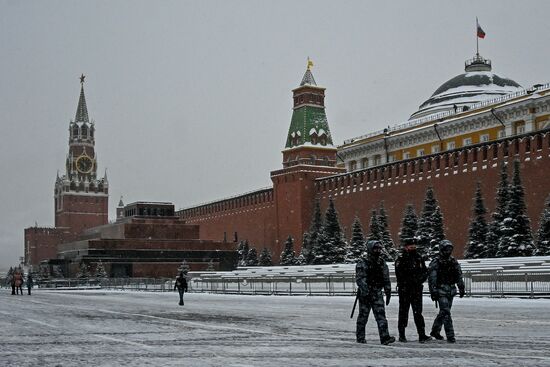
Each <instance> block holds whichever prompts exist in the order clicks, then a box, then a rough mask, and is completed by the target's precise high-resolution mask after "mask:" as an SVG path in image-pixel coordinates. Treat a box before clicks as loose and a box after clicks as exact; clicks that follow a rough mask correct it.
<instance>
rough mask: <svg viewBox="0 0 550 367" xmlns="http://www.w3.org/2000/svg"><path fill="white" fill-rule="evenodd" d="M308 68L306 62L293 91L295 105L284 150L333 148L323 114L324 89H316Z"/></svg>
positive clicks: (325, 117) (325, 116) (326, 121)
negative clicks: (299, 147) (304, 147)
mask: <svg viewBox="0 0 550 367" xmlns="http://www.w3.org/2000/svg"><path fill="white" fill-rule="evenodd" d="M310 66H311V65H310V64H309V61H308V68H307V70H306V72H305V74H304V77H303V78H302V82H301V83H300V87H298V88H296V89H294V90H293V92H294V100H295V103H294V110H293V112H292V119H291V121H290V128H289V130H288V135H287V138H286V145H285V149H289V148H295V147H298V146H309V147H327V148H333V147H334V145H333V143H332V136H331V134H330V129H329V127H328V120H327V115H326V114H325V106H324V91H325V88H322V87H317V85H316V83H315V79H314V78H313V74H312V73H311V70H310ZM304 81H305V82H304Z"/></svg>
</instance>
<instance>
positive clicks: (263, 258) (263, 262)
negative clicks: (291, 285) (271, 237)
mask: <svg viewBox="0 0 550 367" xmlns="http://www.w3.org/2000/svg"><path fill="white" fill-rule="evenodd" d="M258 265H260V266H272V265H273V260H272V258H271V252H269V250H268V249H267V248H266V247H264V248H263V249H262V251H261V252H260V260H259V261H258Z"/></svg>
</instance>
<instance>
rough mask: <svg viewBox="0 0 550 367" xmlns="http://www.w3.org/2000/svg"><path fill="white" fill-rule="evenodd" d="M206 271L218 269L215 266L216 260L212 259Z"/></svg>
mask: <svg viewBox="0 0 550 367" xmlns="http://www.w3.org/2000/svg"><path fill="white" fill-rule="evenodd" d="M206 271H216V268H214V260H212V259H210V261H209V262H208V266H207V267H206Z"/></svg>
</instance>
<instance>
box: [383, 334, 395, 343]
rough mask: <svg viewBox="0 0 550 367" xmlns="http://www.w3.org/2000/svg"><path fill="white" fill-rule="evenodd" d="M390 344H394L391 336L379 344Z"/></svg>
mask: <svg viewBox="0 0 550 367" xmlns="http://www.w3.org/2000/svg"><path fill="white" fill-rule="evenodd" d="M391 343H395V338H394V337H393V336H388V337H386V338H384V339H383V340H382V341H381V344H383V345H388V344H391Z"/></svg>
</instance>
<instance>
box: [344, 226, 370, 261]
mask: <svg viewBox="0 0 550 367" xmlns="http://www.w3.org/2000/svg"><path fill="white" fill-rule="evenodd" d="M366 253H367V244H366V242H365V236H364V235H363V227H362V226H361V221H360V220H359V217H357V216H355V219H354V220H353V225H352V226H351V240H350V246H349V249H348V253H347V255H346V263H348V264H355V263H356V262H357V261H358V260H359V259H360V258H361V257H363V255H366Z"/></svg>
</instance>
